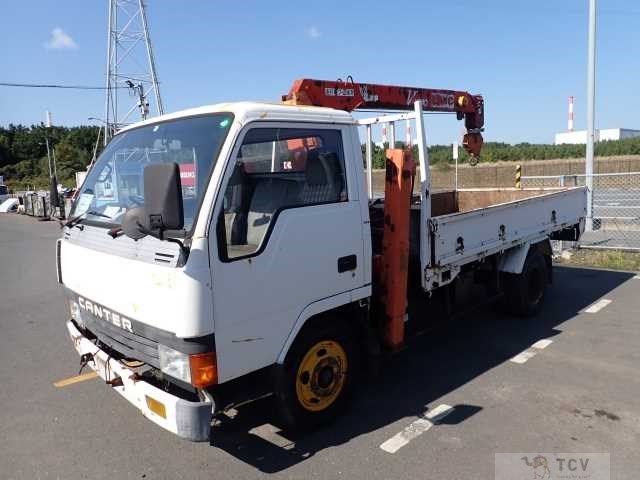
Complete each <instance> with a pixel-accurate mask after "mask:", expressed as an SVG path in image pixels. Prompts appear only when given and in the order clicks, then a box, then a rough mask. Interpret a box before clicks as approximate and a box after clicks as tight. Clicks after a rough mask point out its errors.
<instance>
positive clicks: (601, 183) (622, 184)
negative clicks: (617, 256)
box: [522, 172, 640, 251]
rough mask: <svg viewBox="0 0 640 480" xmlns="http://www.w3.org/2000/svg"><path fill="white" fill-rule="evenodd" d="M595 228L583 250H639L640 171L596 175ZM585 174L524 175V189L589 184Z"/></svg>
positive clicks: (585, 239) (583, 241)
mask: <svg viewBox="0 0 640 480" xmlns="http://www.w3.org/2000/svg"><path fill="white" fill-rule="evenodd" d="M592 178H593V228H592V229H591V230H588V231H586V232H585V233H584V235H583V236H582V239H581V240H580V247H582V248H603V249H616V250H628V251H640V172H625V173H597V174H593V176H592ZM586 180H587V176H586V175H584V174H571V175H539V176H523V177H522V187H523V188H536V187H538V188H539V187H573V186H584V185H586Z"/></svg>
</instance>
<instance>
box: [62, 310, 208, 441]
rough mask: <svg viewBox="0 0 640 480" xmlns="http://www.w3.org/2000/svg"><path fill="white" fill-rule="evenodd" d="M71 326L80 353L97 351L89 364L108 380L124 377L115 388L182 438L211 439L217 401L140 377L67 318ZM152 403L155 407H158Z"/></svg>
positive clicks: (193, 439)
mask: <svg viewBox="0 0 640 480" xmlns="http://www.w3.org/2000/svg"><path fill="white" fill-rule="evenodd" d="M67 329H68V330H69V335H70V336H71V340H72V341H73V345H74V347H75V349H76V350H77V351H78V353H79V354H80V355H84V354H91V355H93V359H92V360H90V361H89V363H88V364H87V365H88V366H89V367H91V368H92V369H93V370H95V371H96V373H97V374H98V375H99V376H100V377H101V378H102V379H104V380H105V381H107V380H113V379H114V378H116V377H120V379H121V380H122V386H115V387H113V388H114V390H116V391H117V392H118V393H119V394H120V395H122V396H123V397H124V398H126V399H127V400H128V401H129V402H130V403H132V404H133V405H135V406H136V407H137V408H138V410H140V411H141V412H142V414H143V415H144V416H145V417H147V418H148V419H149V420H151V421H152V422H154V423H155V424H157V425H160V426H161V427H162V428H164V429H166V430H169V431H170V432H173V433H175V434H176V435H178V436H179V437H181V438H185V439H187V440H191V441H193V442H204V441H208V440H209V435H210V432H211V415H212V412H213V409H214V404H213V402H191V401H188V400H185V399H183V398H180V397H178V396H176V395H173V394H171V393H168V392H165V391H164V390H161V389H159V388H157V387H155V386H153V385H151V384H150V383H148V382H146V381H144V380H142V379H139V377H137V375H136V374H135V372H134V371H133V370H131V369H130V368H127V367H125V366H124V365H122V364H121V363H120V362H118V361H117V360H114V359H113V358H111V357H110V356H109V354H107V353H106V352H105V351H103V350H101V349H99V348H98V347H96V345H95V344H94V343H93V342H91V341H90V340H89V339H88V338H86V337H85V336H84V335H83V334H82V333H81V332H80V330H78V329H77V328H76V326H75V325H74V324H73V322H71V321H68V322H67ZM150 405H152V406H154V407H155V408H154V410H155V411H154V410H152V409H151V408H150ZM159 405H161V406H159ZM156 412H159V413H156Z"/></svg>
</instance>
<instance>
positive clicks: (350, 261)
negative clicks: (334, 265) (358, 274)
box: [338, 255, 358, 273]
mask: <svg viewBox="0 0 640 480" xmlns="http://www.w3.org/2000/svg"><path fill="white" fill-rule="evenodd" d="M357 266H358V257H356V256H355V255H347V256H346V257H340V258H339V259H338V273H342V272H348V271H349V270H355V269H356V267H357Z"/></svg>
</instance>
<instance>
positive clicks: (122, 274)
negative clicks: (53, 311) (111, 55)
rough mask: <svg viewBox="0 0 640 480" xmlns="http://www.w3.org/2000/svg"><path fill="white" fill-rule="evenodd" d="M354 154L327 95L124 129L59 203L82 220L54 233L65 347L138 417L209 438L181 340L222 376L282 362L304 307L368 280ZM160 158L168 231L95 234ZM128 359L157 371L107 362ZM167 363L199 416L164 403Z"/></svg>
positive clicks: (306, 314) (206, 111) (357, 150)
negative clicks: (170, 195)
mask: <svg viewBox="0 0 640 480" xmlns="http://www.w3.org/2000/svg"><path fill="white" fill-rule="evenodd" d="M361 159H362V154H361V147H360V140H359V138H358V133H357V130H356V128H355V127H354V121H353V118H352V116H351V115H350V114H348V113H346V112H342V111H337V110H332V109H327V108H318V107H293V106H286V105H274V104H261V103H234V104H220V105H214V106H211V107H203V108H197V109H192V110H187V111H184V112H180V113H177V114H171V115H165V116H163V117H159V118H156V119H154V120H150V121H146V122H142V123H139V124H136V125H134V126H132V127H129V128H127V129H124V130H122V131H121V132H119V133H118V135H117V136H116V137H115V138H114V139H113V140H112V141H111V142H110V143H109V145H108V146H107V147H106V149H105V152H103V154H102V155H101V156H100V158H99V159H98V161H97V163H96V164H95V165H94V166H93V168H92V169H91V172H90V173H89V175H88V176H87V179H86V180H85V182H84V184H83V186H82V189H81V191H80V194H79V196H78V200H77V201H76V204H75V206H74V210H73V211H72V212H71V216H72V217H76V218H78V217H79V220H80V219H81V220H82V221H81V222H80V223H75V222H73V221H71V222H70V225H69V226H68V227H65V228H64V233H63V238H62V239H61V241H60V242H59V245H58V256H59V275H60V281H61V283H62V284H63V285H64V287H65V290H66V292H67V295H68V297H69V302H70V309H71V310H70V311H71V316H72V320H70V321H69V322H68V329H69V331H70V333H71V336H72V337H73V338H74V341H75V344H76V348H79V351H80V353H81V354H82V355H86V356H85V357H84V358H85V359H89V355H87V354H90V355H91V357H92V358H91V360H89V361H90V365H91V366H92V367H94V368H97V369H98V372H99V373H100V374H101V376H103V377H104V378H105V379H106V380H109V381H111V380H113V376H114V375H116V376H117V377H119V378H120V379H121V381H118V382H117V384H116V385H115V386H114V388H115V389H116V390H117V391H119V392H120V393H122V394H123V395H124V396H125V397H126V398H128V399H129V400H130V401H134V403H136V405H137V406H138V407H139V408H140V409H141V410H142V411H143V412H144V413H145V415H146V416H148V417H149V418H150V419H151V420H153V421H155V422H156V423H158V424H160V425H162V426H164V427H165V428H168V429H169V430H172V431H173V432H174V433H177V434H179V435H182V436H185V437H187V438H191V439H192V440H203V439H206V438H208V434H209V431H208V425H209V423H210V416H211V413H212V409H213V408H214V406H213V405H212V403H213V402H214V400H213V397H212V396H210V395H208V394H200V395H199V396H198V394H197V392H196V391H195V390H194V389H193V386H192V385H190V384H191V383H192V382H191V381H192V378H191V376H192V375H193V374H194V372H193V371H191V372H190V371H189V370H190V365H189V361H190V360H189V357H188V356H189V355H194V356H197V355H205V356H206V355H210V358H212V359H213V363H212V365H209V366H212V369H213V370H215V372H214V374H213V375H214V376H215V382H214V383H215V384H223V383H225V382H228V381H230V380H233V379H236V378H238V377H241V376H243V375H245V374H248V373H250V372H255V371H257V370H259V369H261V368H263V367H269V366H271V365H273V364H276V363H278V362H282V361H283V359H284V357H285V356H286V354H287V351H288V349H289V347H290V345H291V343H292V341H293V339H294V338H295V337H296V334H297V332H298V331H299V330H300V328H301V327H302V325H303V324H304V323H305V321H306V320H307V319H308V318H310V317H312V316H314V315H316V314H318V313H321V312H325V311H328V310H331V309H333V308H336V307H340V306H343V305H346V304H353V303H354V302H358V301H359V300H361V299H366V298H368V297H369V296H370V295H371V255H370V253H369V254H368V255H367V254H365V252H370V236H371V235H370V228H369V215H368V204H367V195H366V191H365V179H364V176H363V169H362V160H361ZM162 162H176V163H178V165H179V171H180V177H181V185H182V199H183V210H184V226H183V228H182V231H180V232H173V235H174V236H175V239H176V240H178V241H173V242H169V241H163V240H160V239H158V238H155V237H153V236H144V237H143V238H139V239H133V238H130V237H128V236H127V235H118V234H117V233H116V234H115V235H109V234H108V233H109V232H110V231H111V230H112V229H113V228H114V227H117V226H118V225H120V224H121V223H122V220H123V217H124V215H125V212H126V211H127V209H130V208H132V207H136V206H139V205H142V204H144V198H145V197H144V195H145V192H144V182H143V169H144V167H145V166H147V165H149V164H154V163H162ZM361 200H364V201H361ZM179 242H181V243H182V244H183V245H182V246H181V245H180V243H179ZM212 353H213V355H211V354H212ZM99 357H103V359H102V362H101V361H100V360H99ZM118 357H121V358H118ZM128 359H130V360H135V361H137V362H138V363H139V362H144V364H145V365H146V366H151V367H153V368H154V369H156V370H159V372H162V373H161V374H160V375H159V377H158V378H155V377H154V379H153V381H154V382H155V387H154V385H153V384H149V385H146V384H147V382H150V381H152V380H151V377H149V379H146V380H142V379H141V377H140V378H138V375H136V376H133V379H132V378H131V377H132V375H130V374H128V373H127V374H123V373H120V372H118V373H112V374H111V375H110V373H109V371H111V372H117V371H118V369H122V368H129V367H128V365H131V363H130V362H128ZM102 364H104V366H103V365H102ZM110 364H111V366H110ZM116 364H117V365H116ZM133 364H134V365H136V364H137V363H133ZM166 379H168V380H169V382H173V383H175V384H176V385H174V388H175V389H178V388H182V389H185V390H187V391H185V392H180V393H189V392H188V391H190V390H193V391H191V393H192V394H193V395H191V396H188V395H187V398H190V399H191V400H192V401H191V403H190V404H189V409H188V412H190V413H184V415H191V416H190V417H188V418H190V419H192V420H193V422H196V423H198V422H199V421H200V419H201V418H206V422H205V423H206V426H202V425H200V424H199V423H198V424H197V425H194V424H193V422H192V424H191V425H187V426H186V427H185V425H182V424H181V423H180V422H179V421H178V420H179V419H178V418H177V417H175V416H174V417H173V418H171V416H170V415H169V410H171V411H172V412H171V413H172V414H173V411H177V410H176V409H177V408H178V407H180V405H181V401H182V404H183V405H186V403H184V399H182V398H180V396H175V401H174V400H172V401H168V399H167V395H166V393H167V392H163V393H162V394H160V391H162V390H163V386H162V385H163V381H164V380H166ZM119 383H121V384H119ZM212 384H213V383H212ZM140 385H144V388H141V387H140ZM200 386H202V387H209V386H210V385H200ZM152 387H154V388H156V390H158V391H157V392H156V391H155V390H152V391H151V393H148V391H149V389H151V388H152ZM139 391H142V393H140V392H139ZM183 396H184V395H183ZM158 403H162V404H163V405H165V408H164V409H160V412H158V411H154V409H153V408H151V407H152V406H157V405H158ZM169 405H172V406H171V407H169ZM181 408H183V409H186V407H184V406H183V407H181ZM185 411H187V410H185ZM200 412H206V413H200ZM205 433H206V435H205Z"/></svg>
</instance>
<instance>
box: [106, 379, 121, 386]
mask: <svg viewBox="0 0 640 480" xmlns="http://www.w3.org/2000/svg"><path fill="white" fill-rule="evenodd" d="M105 383H106V384H107V385H111V386H112V387H122V385H123V383H122V377H116V378H114V379H113V380H106V381H105Z"/></svg>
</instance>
